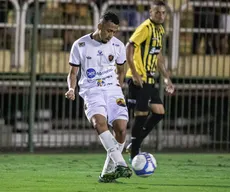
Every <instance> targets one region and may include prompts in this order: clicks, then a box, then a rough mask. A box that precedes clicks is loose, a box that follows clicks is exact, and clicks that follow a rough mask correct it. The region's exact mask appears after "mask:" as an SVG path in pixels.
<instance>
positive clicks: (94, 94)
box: [84, 87, 129, 126]
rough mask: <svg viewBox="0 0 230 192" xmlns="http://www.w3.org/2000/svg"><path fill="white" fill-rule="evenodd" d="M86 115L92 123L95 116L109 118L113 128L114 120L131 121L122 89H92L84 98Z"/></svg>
mask: <svg viewBox="0 0 230 192" xmlns="http://www.w3.org/2000/svg"><path fill="white" fill-rule="evenodd" d="M84 102H85V114H86V116H87V118H88V120H89V121H90V119H91V118H92V116H93V115H96V114H100V115H103V116H104V117H106V118H107V120H108V124H109V125H111V126H112V123H113V121H114V120H117V119H123V120H127V121H128V119H129V116H128V109H127V107H126V103H125V99H124V95H123V93H122V90H121V88H120V87H113V89H111V88H109V89H106V90H105V89H100V88H99V89H91V90H88V91H87V93H86V94H85V96H84Z"/></svg>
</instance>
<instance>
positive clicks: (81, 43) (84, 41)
mask: <svg viewBox="0 0 230 192" xmlns="http://www.w3.org/2000/svg"><path fill="white" fill-rule="evenodd" d="M89 41H90V34H87V35H84V36H82V37H80V38H79V39H77V40H76V41H74V43H73V45H74V46H77V47H84V46H85V45H86V44H87V43H88V42H89Z"/></svg>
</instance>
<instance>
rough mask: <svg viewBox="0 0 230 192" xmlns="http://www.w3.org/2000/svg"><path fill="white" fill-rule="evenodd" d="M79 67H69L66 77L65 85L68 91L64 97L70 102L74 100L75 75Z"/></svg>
mask: <svg viewBox="0 0 230 192" xmlns="http://www.w3.org/2000/svg"><path fill="white" fill-rule="evenodd" d="M78 71H79V66H74V65H70V70H69V74H68V76H67V84H68V88H69V90H68V91H67V92H66V93H65V97H66V98H68V99H71V100H74V99H75V88H76V84H77V74H78Z"/></svg>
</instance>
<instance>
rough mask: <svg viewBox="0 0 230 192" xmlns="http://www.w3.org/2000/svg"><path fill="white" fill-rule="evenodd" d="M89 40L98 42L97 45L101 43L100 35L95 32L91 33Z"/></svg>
mask: <svg viewBox="0 0 230 192" xmlns="http://www.w3.org/2000/svg"><path fill="white" fill-rule="evenodd" d="M90 36H91V38H92V39H94V40H95V41H98V42H99V43H102V41H101V38H100V35H99V33H98V31H97V30H96V31H95V32H94V33H92V34H91V35H90Z"/></svg>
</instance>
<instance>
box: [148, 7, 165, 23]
mask: <svg viewBox="0 0 230 192" xmlns="http://www.w3.org/2000/svg"><path fill="white" fill-rule="evenodd" d="M165 17H166V7H165V6H156V5H153V6H151V9H150V19H151V20H152V21H153V22H154V23H156V24H162V23H164V21H165Z"/></svg>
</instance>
